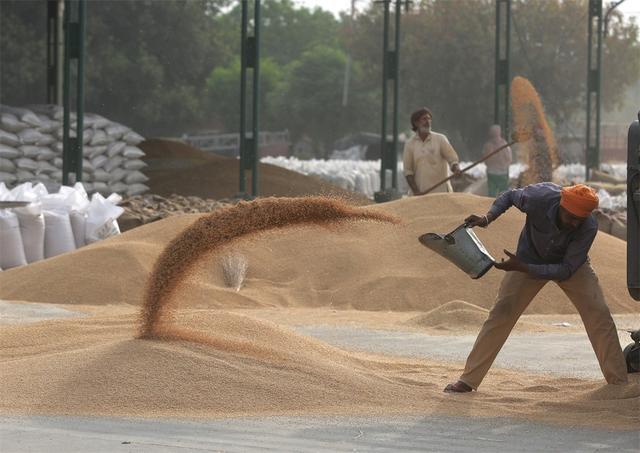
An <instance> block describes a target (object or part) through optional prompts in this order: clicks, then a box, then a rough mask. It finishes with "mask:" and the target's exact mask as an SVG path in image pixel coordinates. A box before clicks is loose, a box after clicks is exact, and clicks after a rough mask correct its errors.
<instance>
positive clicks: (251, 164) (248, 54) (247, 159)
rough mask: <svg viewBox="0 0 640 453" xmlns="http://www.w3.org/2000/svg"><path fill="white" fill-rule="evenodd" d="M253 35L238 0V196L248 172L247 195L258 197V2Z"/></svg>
mask: <svg viewBox="0 0 640 453" xmlns="http://www.w3.org/2000/svg"><path fill="white" fill-rule="evenodd" d="M253 14H254V16H253V36H249V33H248V25H249V24H248V22H249V3H248V0H242V19H241V27H242V30H241V40H242V42H241V55H240V59H241V61H240V194H239V195H240V196H241V197H247V196H248V194H247V179H246V171H247V170H251V196H253V197H257V196H258V178H259V175H258V170H259V164H260V151H259V144H260V0H254V4H253ZM247 69H252V70H253V74H252V92H251V102H252V108H251V117H252V118H251V136H248V135H247V84H248V76H247Z"/></svg>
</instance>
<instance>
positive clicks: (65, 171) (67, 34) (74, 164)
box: [62, 0, 86, 185]
mask: <svg viewBox="0 0 640 453" xmlns="http://www.w3.org/2000/svg"><path fill="white" fill-rule="evenodd" d="M85 6H86V2H85V0H65V2H64V58H63V61H64V77H63V93H62V98H63V107H64V120H63V140H62V143H63V151H62V183H63V184H64V185H68V184H70V183H71V180H70V178H69V174H70V173H74V174H75V182H81V181H82V136H83V130H84V35H85V22H86V20H85V19H86V12H85ZM72 61H75V63H76V87H75V88H76V98H75V100H76V137H75V138H73V137H71V136H70V129H71V63H72Z"/></svg>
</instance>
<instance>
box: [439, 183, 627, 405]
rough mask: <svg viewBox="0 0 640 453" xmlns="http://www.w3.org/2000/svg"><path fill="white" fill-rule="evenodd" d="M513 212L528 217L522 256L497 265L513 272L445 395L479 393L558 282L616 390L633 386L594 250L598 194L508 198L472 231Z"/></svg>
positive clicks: (561, 191)
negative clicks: (525, 318)
mask: <svg viewBox="0 0 640 453" xmlns="http://www.w3.org/2000/svg"><path fill="white" fill-rule="evenodd" d="M511 206H515V207H516V208H518V209H519V210H520V211H522V212H524V213H525V214H526V215H527V217H526V222H525V225H524V228H523V229H522V233H521V234H520V239H519V241H518V249H517V251H516V253H515V255H514V254H512V253H510V252H508V251H507V250H505V251H504V252H505V253H506V254H507V256H508V257H509V259H508V260H507V261H504V260H503V261H502V262H499V263H496V264H495V267H496V268H497V269H501V270H503V271H506V274H505V277H504V279H503V281H502V284H501V285H500V290H499V292H498V297H497V299H496V304H495V305H494V307H493V308H492V310H491V312H490V313H489V318H488V319H487V321H486V322H485V323H484V325H483V326H482V329H481V330H480V333H479V334H478V338H477V339H476V342H475V344H474V345H473V349H472V350H471V353H470V354H469V357H468V358H467V363H466V366H465V369H464V372H463V373H462V376H460V379H459V380H458V382H456V383H453V384H449V385H448V386H447V387H446V388H445V392H451V393H464V392H470V391H472V390H473V389H477V388H478V386H479V385H480V383H481V382H482V379H483V378H484V376H485V375H486V374H487V372H488V371H489V368H490V367H491V365H492V363H493V361H494V360H495V358H496V356H497V355H498V352H500V349H501V348H502V345H503V344H504V342H505V341H506V340H507V337H508V336H509V334H510V333H511V329H513V326H514V325H515V324H516V322H517V321H518V318H520V315H521V314H522V313H523V312H524V310H525V309H526V308H527V306H528V305H529V303H530V302H531V300H532V299H533V298H534V297H535V296H536V294H538V292H539V291H540V290H541V289H542V287H543V286H544V285H545V284H546V283H547V282H548V281H550V280H553V281H555V282H556V283H557V284H558V286H560V288H562V290H563V291H564V292H565V294H566V295H567V296H568V297H569V299H570V300H571V302H572V303H573V305H575V307H576V309H577V310H578V313H580V317H581V318H582V321H583V323H584V326H585V329H586V331H587V334H588V336H589V340H590V341H591V345H592V346H593V349H594V351H595V353H596V356H597V358H598V362H599V363H600V369H601V370H602V373H603V374H604V377H605V379H606V380H607V382H608V383H609V384H626V383H627V367H626V363H625V360H624V356H623V354H622V349H621V348H620V342H619V340H618V334H617V331H616V326H615V324H614V322H613V319H612V317H611V313H610V312H609V308H608V307H607V304H606V303H605V300H604V295H603V294H602V288H601V287H600V284H599V283H598V277H597V276H596V274H595V272H594V270H593V268H592V267H591V264H590V263H589V257H588V253H589V249H590V248H591V245H592V244H593V240H594V239H595V237H596V233H597V232H598V224H597V221H596V219H595V217H594V216H593V215H592V211H593V210H594V209H595V208H597V207H598V197H597V195H596V194H595V193H594V191H593V190H592V189H591V188H589V187H587V186H585V185H582V184H578V185H576V186H571V187H565V188H561V187H560V186H557V185H556V184H552V183H547V182H544V183H539V184H532V185H530V186H527V187H524V188H521V189H514V190H509V191H507V192H504V193H503V194H502V195H500V196H499V197H498V198H497V199H496V201H495V202H494V203H493V206H491V209H489V212H487V214H486V215H484V216H477V215H471V216H469V217H468V218H467V219H466V222H467V223H468V225H469V226H471V227H474V226H480V227H487V226H488V225H489V224H490V223H491V222H493V221H494V220H495V219H497V218H498V217H499V216H500V215H501V214H503V213H504V212H505V211H506V210H507V209H509V208H510V207H511Z"/></svg>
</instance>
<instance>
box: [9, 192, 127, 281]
mask: <svg viewBox="0 0 640 453" xmlns="http://www.w3.org/2000/svg"><path fill="white" fill-rule="evenodd" d="M121 200H122V198H121V197H120V195H118V194H115V193H114V194H111V195H110V196H109V197H108V198H104V197H103V196H102V195H101V194H99V193H94V194H93V196H92V197H91V199H90V198H89V197H88V195H87V192H86V191H85V189H84V187H83V185H82V184H81V183H77V184H76V185H75V186H74V187H68V186H62V187H60V190H59V191H58V192H57V193H49V192H48V190H47V188H46V187H45V186H44V184H42V183H38V184H36V185H35V186H34V185H32V184H31V183H30V182H28V183H24V184H20V185H19V186H16V187H14V188H13V189H12V190H9V189H8V188H7V187H6V186H5V184H4V183H2V182H0V202H2V201H23V202H28V203H29V204H28V205H27V206H25V207H20V208H10V209H8V208H2V207H0V270H2V269H4V270H6V269H11V268H14V267H19V266H24V265H26V264H29V263H33V262H36V261H40V260H42V259H45V258H51V257H54V256H57V255H61V254H63V253H67V252H71V251H73V250H75V249H77V248H80V247H82V246H84V245H88V244H91V243H93V242H96V241H99V240H102V239H106V238H108V237H111V236H114V235H116V234H120V229H119V227H118V222H117V218H118V217H119V216H120V214H122V212H123V211H124V209H123V208H121V207H119V206H117V204H118V203H120V201H121Z"/></svg>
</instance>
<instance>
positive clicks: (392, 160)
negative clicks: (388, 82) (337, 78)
mask: <svg viewBox="0 0 640 453" xmlns="http://www.w3.org/2000/svg"><path fill="white" fill-rule="evenodd" d="M401 7H402V0H396V30H395V40H394V49H395V51H394V53H393V74H392V76H393V143H392V149H391V152H390V153H389V160H388V161H387V164H388V166H389V167H390V169H391V184H392V187H393V190H397V189H398V132H399V131H398V102H399V101H398V100H399V97H400V80H399V78H400V14H401ZM392 153H393V156H391V154H392Z"/></svg>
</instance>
